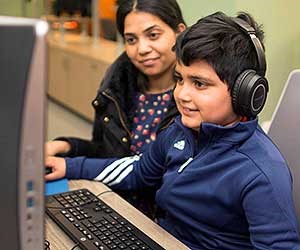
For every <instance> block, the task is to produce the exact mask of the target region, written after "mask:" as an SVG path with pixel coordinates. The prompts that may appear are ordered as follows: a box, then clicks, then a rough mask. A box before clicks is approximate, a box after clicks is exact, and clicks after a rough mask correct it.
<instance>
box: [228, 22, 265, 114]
mask: <svg viewBox="0 0 300 250" xmlns="http://www.w3.org/2000/svg"><path fill="white" fill-rule="evenodd" d="M233 20H234V22H235V23H236V24H238V26H239V27H240V28H241V30H242V31H244V32H245V33H246V34H247V35H248V36H249V37H250V38H251V41H252V43H253V46H254V48H255V51H256V55H257V61H258V71H255V70H254V69H247V70H245V71H243V72H242V73H241V74H239V75H238V77H237V78H236V80H235V83H234V85H233V87H232V90H231V95H232V105H233V109H234V111H235V112H236V113H237V114H239V115H242V116H246V117H248V118H252V117H255V116H256V115H257V114H258V113H259V112H260V111H261V110H262V109H263V107H264V105H265V102H266V99H267V93H268V91H269V85H268V81H267V79H266V78H265V73H266V59H265V52H264V50H263V47H262V44H261V42H260V40H259V39H258V38H257V36H256V35H255V29H254V28H253V27H251V26H250V25H249V24H248V23H247V22H246V21H244V20H242V19H241V18H233Z"/></svg>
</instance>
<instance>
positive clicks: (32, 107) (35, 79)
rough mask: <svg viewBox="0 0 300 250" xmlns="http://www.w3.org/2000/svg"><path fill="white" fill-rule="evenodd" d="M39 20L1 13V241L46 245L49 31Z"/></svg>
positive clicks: (25, 249) (28, 249)
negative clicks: (45, 189) (46, 42)
mask: <svg viewBox="0 0 300 250" xmlns="http://www.w3.org/2000/svg"><path fill="white" fill-rule="evenodd" d="M47 30H48V26H47V23H46V22H44V21H41V20H33V19H25V18H15V17H3V16H0V117H1V122H0V200H1V205H0V222H1V223H0V226H1V233H0V245H1V247H0V248H1V249H10V250H17V249H18V250H19V249H22V250H33V249H43V248H44V167H43V165H44V164H43V153H44V139H45V122H44V121H45V119H44V118H45V101H46V100H45V96H46V95H45V90H46V84H45V80H46V77H45V69H46V68H45V55H46V54H45V53H46V44H45V35H46V33H47Z"/></svg>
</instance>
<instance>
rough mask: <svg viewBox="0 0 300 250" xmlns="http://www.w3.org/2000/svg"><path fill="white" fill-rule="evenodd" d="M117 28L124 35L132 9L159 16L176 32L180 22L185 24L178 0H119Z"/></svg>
mask: <svg viewBox="0 0 300 250" xmlns="http://www.w3.org/2000/svg"><path fill="white" fill-rule="evenodd" d="M117 4H118V10H117V21H116V22H117V28H118V31H119V33H120V34H121V35H122V36H124V22H125V18H126V16H127V15H128V14H129V13H130V12H132V11H142V12H146V13H149V14H152V15H154V16H157V17H159V18H160V19H161V20H162V21H163V22H164V23H166V24H167V25H169V26H170V27H171V28H172V29H173V30H174V31H175V32H177V31H178V25H179V24H180V23H183V24H185V22H184V19H183V17H182V13H181V9H180V7H179V5H178V3H177V1H176V0H118V1H117Z"/></svg>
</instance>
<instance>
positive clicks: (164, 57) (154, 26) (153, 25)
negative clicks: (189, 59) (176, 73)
mask: <svg viewBox="0 0 300 250" xmlns="http://www.w3.org/2000/svg"><path fill="white" fill-rule="evenodd" d="M124 38H125V50H126V52H127V55H128V57H129V58H130V60H131V61H132V63H133V64H134V65H135V66H136V67H137V68H138V69H139V70H140V71H142V72H143V73H144V74H145V75H147V76H148V77H159V76H160V75H163V74H164V73H166V72H169V71H171V70H172V69H173V66H174V65H175V61H176V57H175V53H174V52H173V51H172V47H173V45H174V44H175V41H176V33H175V32H174V30H173V29H171V27H170V26H168V25H167V24H166V23H164V22H163V21H162V20H161V19H160V18H158V17H157V16H154V15H152V14H149V13H146V12H136V11H134V12H131V13H129V14H128V15H127V16H126V18H125V24H124Z"/></svg>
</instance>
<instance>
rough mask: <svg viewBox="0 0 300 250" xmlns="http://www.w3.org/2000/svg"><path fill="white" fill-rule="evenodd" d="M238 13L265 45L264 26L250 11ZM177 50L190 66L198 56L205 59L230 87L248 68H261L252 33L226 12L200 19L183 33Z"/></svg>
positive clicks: (183, 60)
mask: <svg viewBox="0 0 300 250" xmlns="http://www.w3.org/2000/svg"><path fill="white" fill-rule="evenodd" d="M237 17H238V18H241V19H243V20H244V21H246V22H247V23H248V24H249V25H250V26H252V27H253V28H254V29H255V31H256V32H255V33H256V36H257V38H258V39H259V40H260V42H261V44H262V46H263V48H264V45H263V39H264V33H263V31H262V29H261V26H258V24H257V23H256V22H255V21H254V19H253V18H252V17H251V16H250V15H249V14H248V13H245V12H240V13H239V14H238V16H237ZM175 51H176V56H177V60H178V61H179V62H181V63H183V64H184V65H186V66H189V65H190V64H191V63H193V62H194V61H195V60H205V61H206V62H207V63H208V64H210V65H211V66H212V67H213V68H214V70H215V71H216V73H217V75H218V76H219V78H220V80H221V81H223V82H225V83H226V84H227V85H228V88H229V89H231V88H232V86H233V84H234V82H235V80H236V78H237V76H238V75H239V74H240V73H241V72H243V71H244V70H246V69H254V70H255V71H257V70H259V65H258V60H257V55H256V51H255V48H254V46H253V44H252V41H251V39H250V37H249V35H247V34H246V33H245V32H244V31H242V30H241V28H240V27H239V25H238V24H237V23H236V22H235V21H234V20H233V19H232V18H231V17H229V16H227V15H225V14H224V13H222V12H216V13H214V14H211V15H209V16H207V17H204V18H201V19H199V21H198V22H197V23H195V24H194V25H192V26H191V27H189V28H188V29H187V30H186V31H184V32H183V33H181V34H180V35H179V36H178V39H177V42H176V45H175Z"/></svg>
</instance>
